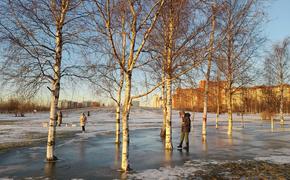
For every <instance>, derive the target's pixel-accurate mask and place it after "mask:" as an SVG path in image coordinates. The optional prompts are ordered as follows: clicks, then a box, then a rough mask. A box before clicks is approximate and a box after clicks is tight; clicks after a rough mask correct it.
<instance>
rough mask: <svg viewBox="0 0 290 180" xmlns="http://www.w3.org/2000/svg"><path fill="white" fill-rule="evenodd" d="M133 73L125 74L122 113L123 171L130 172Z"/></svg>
mask: <svg viewBox="0 0 290 180" xmlns="http://www.w3.org/2000/svg"><path fill="white" fill-rule="evenodd" d="M131 78H132V77H131V72H127V73H126V74H125V80H126V81H125V82H126V87H125V99H124V107H123V113H122V133H123V137H122V164H121V168H122V170H123V171H128V170H129V169H130V167H129V162H128V161H129V160H128V157H129V150H128V148H129V126H128V119H129V113H130V108H131V81H132V79H131Z"/></svg>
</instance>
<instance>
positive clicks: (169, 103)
mask: <svg viewBox="0 0 290 180" xmlns="http://www.w3.org/2000/svg"><path fill="white" fill-rule="evenodd" d="M172 6H173V4H172V1H171V3H170V12H169V24H168V47H167V58H166V66H165V67H166V76H165V78H166V136H165V149H167V150H171V149H172V127H171V119H172V112H171V110H172V92H171V88H172V81H171V73H172V67H171V66H172V47H173V31H174V19H173V7H172Z"/></svg>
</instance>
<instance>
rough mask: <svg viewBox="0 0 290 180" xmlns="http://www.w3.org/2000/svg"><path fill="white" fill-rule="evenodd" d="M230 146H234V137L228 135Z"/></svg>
mask: <svg viewBox="0 0 290 180" xmlns="http://www.w3.org/2000/svg"><path fill="white" fill-rule="evenodd" d="M228 145H230V146H232V145H233V136H232V135H228Z"/></svg>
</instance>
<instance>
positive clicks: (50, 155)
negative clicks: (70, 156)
mask: <svg viewBox="0 0 290 180" xmlns="http://www.w3.org/2000/svg"><path fill="white" fill-rule="evenodd" d="M55 43H56V49H55V51H56V55H55V61H56V62H55V65H54V81H53V82H52V85H51V86H52V88H51V91H52V92H51V98H50V100H51V102H50V115H49V128H48V138H47V148H46V159H47V160H48V161H53V160H55V159H56V158H55V155H54V146H55V131H56V117H57V115H56V114H57V109H58V99H59V90H60V77H61V76H60V69H61V58H62V57H61V56H62V34H61V29H58V30H57V32H56V39H55Z"/></svg>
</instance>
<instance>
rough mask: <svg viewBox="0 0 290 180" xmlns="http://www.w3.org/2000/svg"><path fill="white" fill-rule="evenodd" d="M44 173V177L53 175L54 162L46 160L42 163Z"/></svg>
mask: <svg viewBox="0 0 290 180" xmlns="http://www.w3.org/2000/svg"><path fill="white" fill-rule="evenodd" d="M44 174H45V176H46V177H54V176H55V162H46V163H45V164H44Z"/></svg>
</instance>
